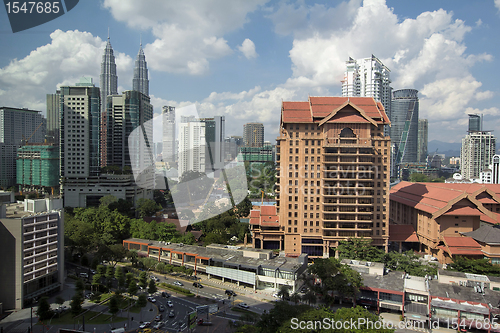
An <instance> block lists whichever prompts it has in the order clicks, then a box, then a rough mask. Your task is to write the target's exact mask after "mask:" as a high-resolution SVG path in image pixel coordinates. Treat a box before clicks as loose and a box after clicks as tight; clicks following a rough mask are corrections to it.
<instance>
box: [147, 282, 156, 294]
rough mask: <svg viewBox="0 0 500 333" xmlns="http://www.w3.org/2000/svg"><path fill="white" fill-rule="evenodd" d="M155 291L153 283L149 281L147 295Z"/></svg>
mask: <svg viewBox="0 0 500 333" xmlns="http://www.w3.org/2000/svg"><path fill="white" fill-rule="evenodd" d="M157 290H158V289H156V283H155V281H154V280H149V286H148V293H150V294H154V293H155V292H156V291H157Z"/></svg>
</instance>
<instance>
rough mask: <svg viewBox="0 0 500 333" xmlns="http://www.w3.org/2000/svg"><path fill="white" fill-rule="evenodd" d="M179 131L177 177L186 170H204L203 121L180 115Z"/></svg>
mask: <svg viewBox="0 0 500 333" xmlns="http://www.w3.org/2000/svg"><path fill="white" fill-rule="evenodd" d="M179 132H180V133H179V178H180V177H182V175H183V174H184V173H185V172H186V171H196V172H205V145H206V141H205V123H204V122H202V121H200V120H199V119H196V118H195V117H181V123H180V126H179Z"/></svg>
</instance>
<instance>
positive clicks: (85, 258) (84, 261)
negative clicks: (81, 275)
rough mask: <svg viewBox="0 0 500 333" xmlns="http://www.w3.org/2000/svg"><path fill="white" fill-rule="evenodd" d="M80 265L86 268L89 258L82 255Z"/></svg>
mask: <svg viewBox="0 0 500 333" xmlns="http://www.w3.org/2000/svg"><path fill="white" fill-rule="evenodd" d="M81 264H82V266H88V265H89V258H88V257H87V256H86V255H84V256H83V257H82V259H81Z"/></svg>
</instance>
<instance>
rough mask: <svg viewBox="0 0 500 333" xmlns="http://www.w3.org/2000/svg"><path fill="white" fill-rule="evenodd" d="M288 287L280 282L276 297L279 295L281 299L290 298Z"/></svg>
mask: <svg viewBox="0 0 500 333" xmlns="http://www.w3.org/2000/svg"><path fill="white" fill-rule="evenodd" d="M289 288H290V287H288V286H287V285H285V284H282V285H281V286H280V290H278V297H281V300H283V301H284V300H285V299H289V298H290V290H289Z"/></svg>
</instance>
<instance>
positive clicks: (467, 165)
mask: <svg viewBox="0 0 500 333" xmlns="http://www.w3.org/2000/svg"><path fill="white" fill-rule="evenodd" d="M478 129H479V130H478ZM495 149H496V138H495V137H494V136H493V134H491V132H489V131H483V130H482V126H481V119H480V117H479V116H478V115H475V114H472V115H469V128H468V134H467V135H466V136H465V138H463V139H462V148H461V150H460V168H461V172H462V178H463V179H476V178H479V177H480V174H481V172H482V171H483V170H484V169H487V168H488V166H489V164H490V163H491V161H492V159H493V155H495Z"/></svg>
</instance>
